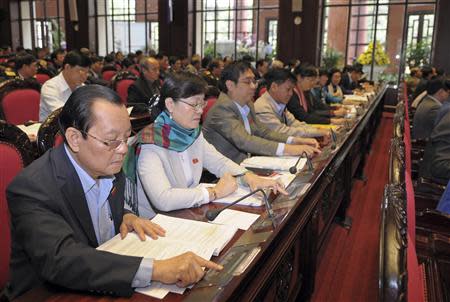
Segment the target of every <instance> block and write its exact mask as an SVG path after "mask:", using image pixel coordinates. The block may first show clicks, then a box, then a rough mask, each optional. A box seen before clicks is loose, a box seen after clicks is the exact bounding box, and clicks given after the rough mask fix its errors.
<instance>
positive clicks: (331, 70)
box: [328, 68, 342, 81]
mask: <svg viewBox="0 0 450 302" xmlns="http://www.w3.org/2000/svg"><path fill="white" fill-rule="evenodd" d="M336 72H339V73H342V72H341V70H340V69H339V68H331V69H330V70H329V71H328V77H329V78H330V79H329V80H330V81H331V77H332V76H333V74H335V73H336Z"/></svg>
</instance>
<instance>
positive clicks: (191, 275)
mask: <svg viewBox="0 0 450 302" xmlns="http://www.w3.org/2000/svg"><path fill="white" fill-rule="evenodd" d="M203 267H204V268H209V269H213V270H216V271H220V270H222V269H223V266H222V265H219V264H217V263H214V262H212V261H208V260H206V259H203V258H202V257H200V256H198V255H196V254H194V253H192V252H187V253H184V254H181V255H179V256H176V257H173V258H169V259H165V260H154V261H153V274H152V280H154V281H159V282H162V283H166V284H174V283H175V284H176V285H177V286H179V287H186V286H188V285H190V284H192V283H195V282H198V281H200V280H201V279H202V278H203V275H204V274H205V272H204V271H203V269H202V268H203Z"/></svg>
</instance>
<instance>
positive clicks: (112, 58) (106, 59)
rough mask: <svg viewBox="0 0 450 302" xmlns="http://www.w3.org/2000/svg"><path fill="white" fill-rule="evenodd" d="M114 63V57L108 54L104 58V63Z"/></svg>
mask: <svg viewBox="0 0 450 302" xmlns="http://www.w3.org/2000/svg"><path fill="white" fill-rule="evenodd" d="M113 62H114V55H112V54H109V55H106V56H105V63H113Z"/></svg>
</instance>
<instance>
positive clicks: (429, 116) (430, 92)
mask: <svg viewBox="0 0 450 302" xmlns="http://www.w3.org/2000/svg"><path fill="white" fill-rule="evenodd" d="M449 89H450V82H449V81H443V80H442V79H433V80H430V81H429V82H428V84H427V88H426V91H427V95H426V96H425V97H424V98H423V99H422V100H421V101H420V103H419V105H418V106H417V109H416V112H415V113H414V120H413V129H412V138H413V139H427V138H428V137H429V136H430V134H431V131H433V128H434V124H435V122H436V116H437V114H438V112H439V109H440V108H441V106H442V103H443V102H444V101H445V100H447V98H448V97H449Z"/></svg>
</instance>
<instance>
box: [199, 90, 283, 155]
mask: <svg viewBox="0 0 450 302" xmlns="http://www.w3.org/2000/svg"><path fill="white" fill-rule="evenodd" d="M248 106H249V107H250V113H249V117H248V119H249V124H250V129H251V133H252V134H248V133H247V131H246V130H245V126H244V120H243V119H242V116H241V113H240V112H239V109H238V107H237V106H236V104H235V103H234V102H233V101H232V100H231V99H230V98H229V97H228V95H226V94H224V93H221V94H220V95H219V98H218V99H217V101H216V103H215V104H214V106H213V107H212V108H211V109H210V110H209V111H208V114H207V116H206V120H205V122H204V123H203V135H204V136H205V138H206V140H207V141H208V142H209V143H210V144H212V145H213V146H214V147H216V149H217V150H218V151H219V152H220V153H222V154H223V155H225V156H226V157H228V158H229V159H231V160H233V161H235V162H236V163H240V162H242V161H243V160H244V159H245V158H246V157H247V154H248V153H250V154H255V155H268V156H275V155H276V151H277V147H278V142H282V143H285V142H286V141H287V139H288V137H289V136H288V135H287V134H282V133H277V132H275V131H272V130H270V129H269V128H267V127H266V126H265V125H263V124H262V123H261V122H260V121H259V120H258V119H257V117H256V113H255V108H254V106H253V103H252V102H251V103H250V104H248Z"/></svg>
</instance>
